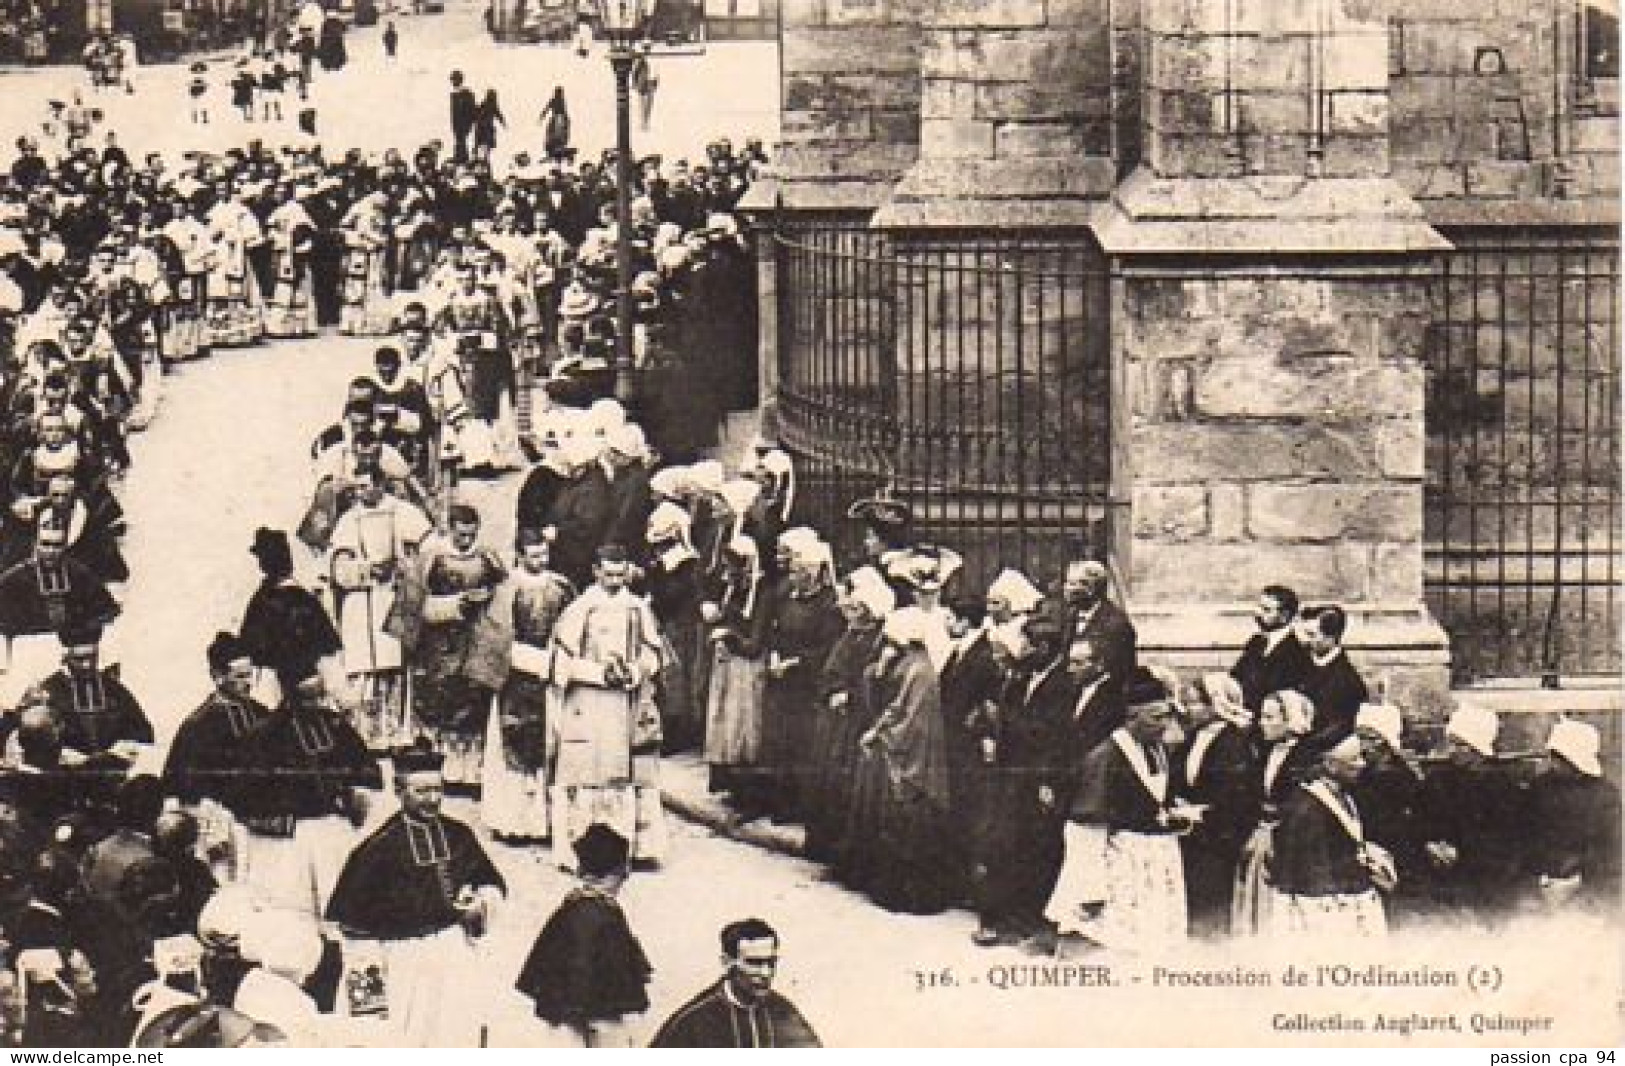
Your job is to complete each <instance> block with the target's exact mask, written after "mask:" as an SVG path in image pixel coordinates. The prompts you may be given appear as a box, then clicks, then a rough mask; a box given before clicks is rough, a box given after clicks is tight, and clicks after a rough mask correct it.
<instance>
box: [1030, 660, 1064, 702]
mask: <svg viewBox="0 0 1625 1066" xmlns="http://www.w3.org/2000/svg"><path fill="white" fill-rule="evenodd" d="M1060 665H1061V660H1060V659H1054V660H1051V662H1050V664H1049V665H1048V666H1046V667H1044V669H1042V670H1040V671H1039V672H1038V673H1036V674H1034V675H1033V676H1032V677H1031V678H1030V679H1029V680H1028V681H1027V698H1028V699H1032V695H1033V693H1034V692H1037V691H1038V686H1040V685H1042V684H1043V683H1044V682H1045V681H1046V680H1047V679H1048V678H1049V675H1051V674H1053V673H1054V672H1055V668H1056V667H1057V666H1060Z"/></svg>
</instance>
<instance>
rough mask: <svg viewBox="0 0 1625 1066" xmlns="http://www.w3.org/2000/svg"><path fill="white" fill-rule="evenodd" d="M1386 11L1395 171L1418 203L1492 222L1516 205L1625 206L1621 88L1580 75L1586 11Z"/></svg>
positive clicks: (1570, 7)
mask: <svg viewBox="0 0 1625 1066" xmlns="http://www.w3.org/2000/svg"><path fill="white" fill-rule="evenodd" d="M1386 6H1387V7H1388V9H1389V12H1390V30H1391V33H1392V50H1391V68H1390V80H1391V84H1392V93H1393V126H1392V128H1393V148H1392V152H1393V160H1394V174H1395V176H1396V177H1397V178H1399V179H1400V180H1401V181H1402V182H1404V184H1405V185H1406V187H1407V188H1409V189H1410V190H1411V191H1412V192H1413V194H1414V195H1415V196H1416V197H1417V198H1418V199H1420V200H1423V201H1427V202H1432V203H1439V204H1441V205H1446V206H1448V205H1451V204H1455V206H1457V207H1459V208H1460V209H1461V210H1462V211H1463V212H1470V211H1476V212H1477V213H1478V214H1479V216H1480V218H1481V219H1483V220H1486V221H1488V220H1492V219H1493V217H1494V216H1493V214H1491V212H1494V211H1496V210H1504V209H1505V207H1506V206H1507V202H1508V201H1521V202H1523V203H1526V204H1542V202H1543V201H1547V203H1544V204H1542V206H1545V207H1550V203H1549V201H1563V202H1570V201H1577V200H1588V199H1591V200H1599V201H1613V200H1617V198H1618V194H1619V155H1618V153H1619V106H1618V104H1619V101H1618V80H1617V78H1615V79H1612V80H1602V81H1597V80H1593V79H1589V78H1587V77H1585V72H1584V71H1579V70H1576V55H1577V53H1579V52H1581V51H1583V49H1581V48H1580V47H1579V45H1580V42H1579V41H1577V34H1578V33H1580V32H1582V30H1581V24H1580V22H1579V21H1577V15H1578V13H1579V11H1580V9H1581V8H1583V7H1584V6H1586V5H1585V4H1583V3H1581V2H1577V0H1520V2H1517V3H1493V4H1492V3H1461V2H1460V0H1388V3H1387V4H1386ZM1613 47H1616V48H1617V44H1615V45H1613ZM1458 201H1469V202H1476V203H1456V202H1458ZM1451 217H1452V218H1453V219H1454V220H1456V221H1466V220H1467V216H1466V214H1458V215H1453V216H1451Z"/></svg>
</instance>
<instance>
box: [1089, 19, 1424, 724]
mask: <svg viewBox="0 0 1625 1066" xmlns="http://www.w3.org/2000/svg"><path fill="white" fill-rule="evenodd" d="M1373 7H1374V5H1371V4H1368V3H1365V2H1363V0H1267V2H1266V0H1256V2H1254V0H1144V7H1143V12H1142V14H1143V18H1144V23H1145V26H1146V33H1145V39H1144V40H1145V48H1146V55H1145V63H1146V67H1147V89H1146V96H1147V98H1146V106H1145V126H1144V153H1145V154H1144V163H1143V165H1142V166H1141V167H1140V168H1139V170H1138V171H1136V173H1134V174H1133V175H1132V176H1131V177H1130V178H1129V179H1128V180H1127V181H1125V182H1124V183H1123V184H1122V186H1120V187H1119V188H1118V190H1117V191H1116V194H1115V196H1114V198H1113V201H1112V204H1111V207H1110V208H1109V209H1108V210H1106V211H1104V212H1102V215H1101V221H1100V225H1099V227H1098V233H1099V236H1100V239H1101V243H1102V245H1103V246H1104V248H1105V250H1106V253H1107V254H1108V256H1110V257H1111V261H1112V273H1113V283H1112V284H1113V312H1112V314H1113V321H1112V343H1113V347H1114V370H1115V372H1116V381H1117V389H1118V391H1117V395H1118V397H1119V400H1120V402H1119V404H1118V405H1117V407H1116V413H1117V423H1116V426H1115V435H1114V436H1115V440H1114V444H1115V447H1116V448H1117V451H1118V455H1119V465H1118V479H1117V487H1118V489H1119V490H1120V491H1124V490H1126V491H1127V492H1128V493H1129V495H1130V498H1131V501H1132V502H1131V509H1132V522H1131V529H1130V530H1129V531H1127V532H1126V533H1124V534H1123V535H1122V536H1121V537H1120V538H1119V539H1118V542H1117V552H1118V558H1117V560H1116V562H1117V564H1118V570H1119V572H1120V573H1121V574H1122V575H1123V578H1124V582H1125V585H1126V590H1125V591H1126V594H1127V596H1126V598H1127V600H1128V604H1129V608H1130V611H1131V612H1132V613H1133V614H1134V616H1135V618H1136V620H1137V622H1138V623H1139V626H1140V634H1141V648H1142V652H1143V653H1144V654H1145V655H1146V657H1147V658H1149V659H1150V660H1152V661H1164V662H1170V663H1171V664H1173V665H1176V666H1183V667H1189V668H1197V667H1218V666H1227V665H1228V664H1229V662H1230V661H1232V660H1233V658H1234V656H1235V654H1236V652H1237V651H1238V650H1239V648H1240V645H1241V644H1242V643H1243V641H1244V640H1245V639H1246V637H1247V636H1248V635H1249V634H1250V633H1251V632H1252V624H1251V621H1250V611H1251V605H1252V604H1253V603H1255V602H1256V598H1257V595H1258V591H1259V589H1260V588H1261V587H1262V586H1264V585H1265V584H1269V583H1273V582H1279V583H1283V584H1287V585H1290V586H1292V587H1294V588H1296V589H1297V590H1298V592H1299V593H1300V594H1301V595H1302V597H1303V598H1304V600H1305V602H1306V603H1317V602H1335V603H1338V604H1340V605H1342V606H1343V607H1344V608H1345V609H1347V610H1348V611H1349V612H1350V615H1351V626H1350V632H1349V634H1348V640H1349V645H1350V648H1351V652H1352V656H1353V658H1354V660H1355V662H1356V664H1357V665H1358V666H1360V668H1361V669H1362V672H1363V673H1364V674H1365V676H1366V678H1367V681H1368V683H1371V684H1373V687H1375V688H1379V689H1385V690H1386V691H1387V692H1388V693H1389V694H1390V695H1391V696H1392V698H1394V699H1395V700H1397V701H1399V702H1401V703H1402V705H1404V706H1406V707H1407V708H1409V709H1410V710H1411V711H1412V712H1413V713H1415V714H1417V715H1419V716H1422V717H1432V716H1436V714H1437V713H1438V712H1439V711H1440V710H1441V708H1442V706H1443V701H1444V700H1445V698H1446V692H1447V689H1448V684H1449V676H1448V658H1449V653H1448V643H1447V640H1446V637H1445V634H1444V632H1443V630H1442V629H1441V628H1440V627H1439V626H1438V624H1437V623H1436V622H1435V621H1434V620H1433V619H1432V617H1431V616H1430V614H1429V613H1428V610H1427V607H1426V606H1425V604H1424V603H1423V600H1422V490H1423V440H1424V421H1423V417H1424V395H1425V389H1424V384H1425V375H1424V365H1423V361H1422V357H1423V346H1424V340H1425V336H1426V332H1427V327H1428V323H1429V322H1430V321H1431V314H1430V304H1429V301H1430V299H1431V298H1432V281H1433V279H1434V277H1435V276H1436V271H1437V259H1438V254H1439V253H1440V252H1442V251H1443V250H1445V249H1447V248H1448V244H1447V242H1445V241H1444V240H1443V238H1441V237H1440V236H1439V235H1438V234H1437V233H1436V232H1435V231H1434V230H1433V229H1432V228H1431V227H1430V226H1429V225H1428V224H1427V222H1426V220H1425V219H1424V218H1423V216H1422V213H1421V210H1420V208H1419V207H1418V206H1417V205H1416V204H1415V203H1414V202H1413V201H1412V200H1411V198H1410V197H1409V196H1408V195H1407V194H1406V193H1405V192H1404V191H1403V190H1402V189H1400V188H1399V187H1398V186H1396V185H1395V184H1394V183H1393V182H1391V181H1390V180H1389V179H1388V177H1387V166H1388V149H1387V125H1386V113H1387V92H1386V76H1387V45H1386V41H1387V37H1386V25H1385V23H1384V22H1383V21H1382V18H1381V16H1380V15H1379V14H1376V13H1374V12H1373V11H1372V10H1371V9H1372V8H1373Z"/></svg>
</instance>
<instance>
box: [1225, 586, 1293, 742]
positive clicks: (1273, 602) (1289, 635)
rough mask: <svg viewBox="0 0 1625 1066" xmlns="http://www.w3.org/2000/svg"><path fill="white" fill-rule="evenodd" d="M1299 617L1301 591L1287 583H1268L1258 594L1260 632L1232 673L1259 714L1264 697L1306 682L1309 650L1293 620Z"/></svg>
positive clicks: (1248, 645) (1254, 637)
mask: <svg viewBox="0 0 1625 1066" xmlns="http://www.w3.org/2000/svg"><path fill="white" fill-rule="evenodd" d="M1297 617H1298V594H1297V593H1296V592H1293V591H1292V590H1291V589H1289V588H1287V587H1286V586H1285V585H1268V586H1265V588H1264V591H1263V592H1261V593H1259V596H1258V610H1257V612H1256V613H1254V615H1253V620H1254V621H1255V622H1257V623H1258V628H1259V630H1260V631H1259V632H1257V633H1255V634H1253V635H1252V637H1250V638H1249V639H1248V641H1247V643H1246V645H1245V646H1243V647H1242V649H1241V655H1240V657H1238V658H1237V659H1236V662H1235V665H1233V666H1231V667H1230V676H1231V677H1233V678H1235V679H1236V680H1237V681H1239V682H1240V683H1241V695H1242V699H1243V700H1244V701H1245V703H1246V706H1247V709H1248V710H1250V711H1252V712H1253V713H1254V714H1257V713H1258V710H1259V708H1260V707H1262V706H1263V704H1264V697H1265V696H1268V695H1269V694H1270V693H1272V692H1280V691H1282V690H1284V689H1296V688H1300V687H1301V686H1302V685H1303V681H1304V678H1305V677H1307V676H1308V673H1309V665H1310V664H1309V652H1308V651H1307V650H1305V648H1304V646H1303V643H1302V642H1301V641H1299V640H1298V634H1297V633H1296V632H1295V627H1294V625H1293V623H1294V622H1295V621H1297Z"/></svg>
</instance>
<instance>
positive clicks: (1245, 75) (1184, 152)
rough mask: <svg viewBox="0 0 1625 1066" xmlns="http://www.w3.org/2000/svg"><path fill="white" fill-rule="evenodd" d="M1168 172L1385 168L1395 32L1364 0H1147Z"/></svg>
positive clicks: (1148, 71)
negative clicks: (1391, 33) (1390, 41)
mask: <svg viewBox="0 0 1625 1066" xmlns="http://www.w3.org/2000/svg"><path fill="white" fill-rule="evenodd" d="M1142 17H1143V19H1144V26H1145V30H1146V35H1145V41H1146V52H1145V56H1144V64H1145V99H1144V108H1143V116H1144V120H1143V121H1144V140H1145V162H1146V163H1147V164H1148V165H1149V166H1150V167H1151V168H1152V170H1153V171H1154V172H1155V173H1156V174H1157V175H1158V176H1161V177H1239V176H1242V175H1247V174H1305V175H1313V176H1317V177H1369V176H1373V175H1382V174H1386V173H1387V168H1388V146H1387V132H1388V131H1387V123H1388V85H1387V73H1388V71H1387V65H1388V35H1387V27H1386V25H1385V24H1384V22H1383V20H1382V18H1381V14H1380V12H1378V11H1376V10H1375V9H1374V8H1373V5H1371V4H1370V3H1367V2H1363V0H1145V3H1144V9H1143V16H1142Z"/></svg>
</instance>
